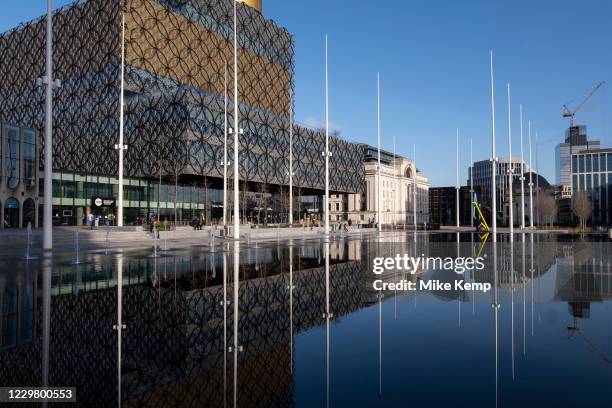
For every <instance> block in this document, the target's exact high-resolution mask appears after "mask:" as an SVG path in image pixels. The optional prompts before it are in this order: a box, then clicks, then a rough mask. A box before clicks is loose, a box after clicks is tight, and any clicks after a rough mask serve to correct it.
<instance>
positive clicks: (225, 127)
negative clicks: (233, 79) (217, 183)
mask: <svg viewBox="0 0 612 408" xmlns="http://www.w3.org/2000/svg"><path fill="white" fill-rule="evenodd" d="M223 68H224V71H223V83H224V94H223V123H224V125H223V227H225V226H227V166H228V163H227V61H226V62H225V64H224V65H223ZM204 188H206V186H204ZM205 205H206V203H205ZM204 208H206V207H204Z"/></svg>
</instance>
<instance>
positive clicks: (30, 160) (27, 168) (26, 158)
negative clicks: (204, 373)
mask: <svg viewBox="0 0 612 408" xmlns="http://www.w3.org/2000/svg"><path fill="white" fill-rule="evenodd" d="M23 173H24V174H23V182H24V184H25V188H26V189H27V190H32V189H33V188H34V187H35V186H36V184H35V183H36V132H34V131H33V130H32V129H24V131H23Z"/></svg>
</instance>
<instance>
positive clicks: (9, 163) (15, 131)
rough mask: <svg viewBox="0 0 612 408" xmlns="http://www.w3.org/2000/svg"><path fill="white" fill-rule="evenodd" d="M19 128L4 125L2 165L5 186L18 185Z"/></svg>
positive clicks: (11, 187)
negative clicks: (4, 174) (4, 136)
mask: <svg viewBox="0 0 612 408" xmlns="http://www.w3.org/2000/svg"><path fill="white" fill-rule="evenodd" d="M19 142H20V141H19V128H17V127H14V126H7V127H6V138H5V146H4V167H5V173H6V187H8V188H10V189H16V188H17V187H19V174H20V172H19V170H20V166H19V155H20V150H21V149H20V146H19V145H20V143H19Z"/></svg>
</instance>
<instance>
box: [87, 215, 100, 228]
mask: <svg viewBox="0 0 612 408" xmlns="http://www.w3.org/2000/svg"><path fill="white" fill-rule="evenodd" d="M100 218H102V217H100V216H99V215H94V214H93V213H89V214H87V217H86V220H87V226H88V227H89V229H94V228H98V225H100Z"/></svg>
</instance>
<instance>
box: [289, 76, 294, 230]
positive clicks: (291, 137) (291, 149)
mask: <svg viewBox="0 0 612 408" xmlns="http://www.w3.org/2000/svg"><path fill="white" fill-rule="evenodd" d="M289 227H293V88H292V87H291V85H290V89H289Z"/></svg>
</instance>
